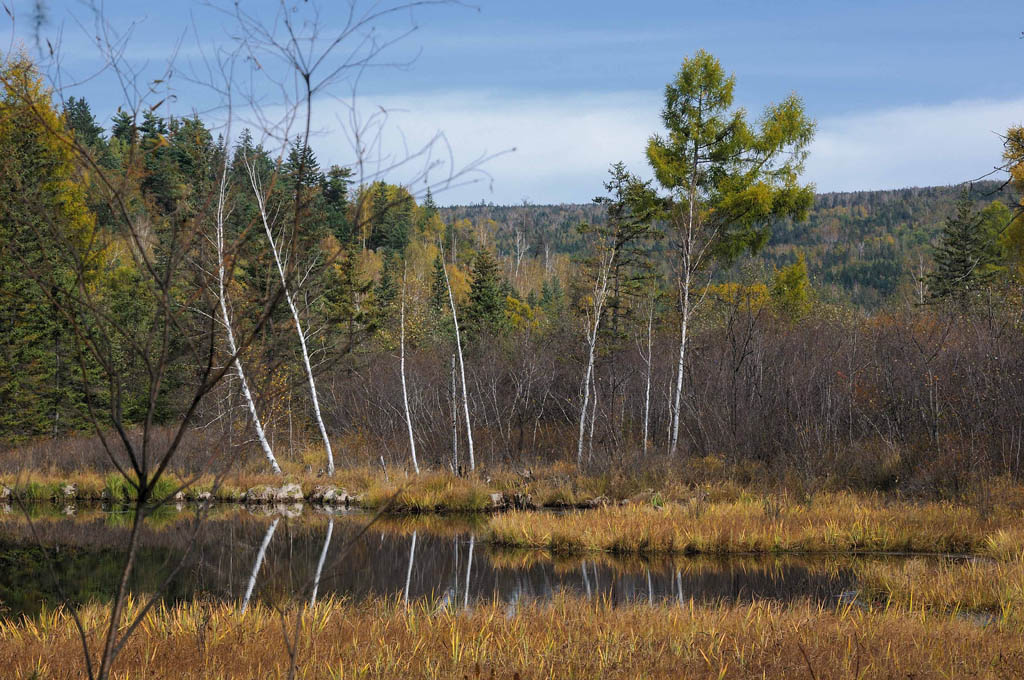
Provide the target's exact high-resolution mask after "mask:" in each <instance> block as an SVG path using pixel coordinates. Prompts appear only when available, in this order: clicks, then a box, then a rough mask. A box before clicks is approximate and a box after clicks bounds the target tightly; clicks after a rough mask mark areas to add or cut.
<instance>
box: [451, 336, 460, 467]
mask: <svg viewBox="0 0 1024 680" xmlns="http://www.w3.org/2000/svg"><path fill="white" fill-rule="evenodd" d="M455 361H456V360H455V352H452V362H451V363H452V370H451V387H450V396H451V416H452V472H454V473H455V474H458V473H459V394H458V389H459V388H458V384H459V380H458V377H457V375H458V374H457V372H456V369H455Z"/></svg>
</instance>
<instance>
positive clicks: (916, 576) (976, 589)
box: [854, 558, 1024, 625]
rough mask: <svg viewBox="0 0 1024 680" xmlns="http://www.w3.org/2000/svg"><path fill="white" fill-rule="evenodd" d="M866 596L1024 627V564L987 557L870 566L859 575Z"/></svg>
mask: <svg viewBox="0 0 1024 680" xmlns="http://www.w3.org/2000/svg"><path fill="white" fill-rule="evenodd" d="M854 571H855V573H856V575H857V581H858V582H859V583H860V584H861V586H862V587H863V588H864V592H863V593H862V595H863V597H866V598H870V599H872V600H874V601H877V602H886V603H897V604H900V605H903V606H906V607H915V608H921V607H926V608H932V609H939V610H945V611H957V610H966V611H985V612H989V613H991V614H993V615H994V616H996V617H998V618H999V619H1000V620H1002V621H1006V622H1014V623H1015V624H1016V625H1021V622H1024V562H1022V561H1021V560H1012V561H996V560H991V559H986V558H979V559H967V560H957V561H950V560H934V559H921V558H913V559H910V560H905V561H899V562H895V563H894V562H883V561H870V562H864V563H862V564H859V565H858V566H857V568H856V569H855V570H854Z"/></svg>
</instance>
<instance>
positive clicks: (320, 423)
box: [246, 163, 334, 477]
mask: <svg viewBox="0 0 1024 680" xmlns="http://www.w3.org/2000/svg"><path fill="white" fill-rule="evenodd" d="M246 170H247V171H248V173H249V181H250V183H251V184H252V189H253V193H254V194H255V195H256V204H257V206H258V207H259V211H260V218H261V219H262V221H263V230H264V231H265V232H266V234H267V241H268V242H269V243H270V251H271V253H273V255H274V264H275V265H276V266H277V273H278V276H279V277H280V279H281V288H282V290H283V291H284V299H285V301H286V302H287V303H288V309H289V310H291V313H292V320H293V321H294V322H295V333H296V334H297V335H298V336H299V345H300V347H301V348H302V365H303V368H305V370H306V380H307V381H308V383H309V396H310V400H311V402H312V405H313V417H314V419H315V420H316V425H317V428H319V430H320V437H321V438H322V439H323V442H324V450H325V451H326V453H327V476H329V477H333V476H334V452H333V451H332V450H331V440H330V438H329V437H328V436H327V428H326V427H325V426H324V419H323V417H322V416H321V414H320V399H319V398H318V396H317V391H316V381H315V380H314V379H313V367H312V365H311V364H310V362H309V349H308V348H307V347H306V333H305V331H303V330H302V320H301V319H300V318H299V310H298V308H297V307H296V306H295V299H294V298H293V297H292V294H291V291H290V290H289V289H288V277H287V276H286V275H285V272H284V265H282V264H281V254H280V252H279V251H278V248H277V244H276V243H275V242H274V233H273V230H272V229H271V228H270V221H269V219H268V217H267V209H266V204H265V203H264V200H263V191H262V189H261V188H260V183H259V180H258V178H257V177H256V169H255V168H254V167H253V166H252V165H249V164H248V163H247V164H246Z"/></svg>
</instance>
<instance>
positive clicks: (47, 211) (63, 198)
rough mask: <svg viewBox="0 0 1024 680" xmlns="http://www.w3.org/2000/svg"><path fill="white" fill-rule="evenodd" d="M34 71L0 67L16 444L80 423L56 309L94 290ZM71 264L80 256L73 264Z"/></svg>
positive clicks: (5, 394) (4, 310)
mask: <svg viewBox="0 0 1024 680" xmlns="http://www.w3.org/2000/svg"><path fill="white" fill-rule="evenodd" d="M53 130H57V131H61V132H64V130H65V128H64V122H63V121H61V120H60V118H59V117H58V115H57V113H56V111H54V110H53V107H52V105H51V103H50V100H49V93H48V92H47V91H46V90H45V89H44V88H43V86H42V84H41V80H40V78H39V75H38V73H37V72H36V69H35V67H34V66H33V65H32V64H31V62H29V61H28V60H27V59H26V58H18V57H16V56H15V57H12V58H11V59H10V60H9V61H6V62H0V149H2V150H3V153H2V154H0V376H3V379H2V380H0V404H3V405H4V407H3V409H2V411H0V431H3V432H4V433H5V435H6V436H7V437H8V438H11V439H18V438H23V437H30V436H36V435H41V434H50V435H58V434H62V433H65V432H68V431H73V430H74V429H77V428H80V427H82V426H83V425H85V423H86V422H87V421H86V414H85V398H86V395H85V393H84V385H83V381H82V376H81V374H80V364H79V362H78V361H77V352H76V351H75V342H76V338H75V336H74V335H73V333H71V331H70V328H69V326H70V324H68V323H67V319H66V318H64V315H63V313H62V312H63V310H66V309H68V308H70V307H71V306H72V305H73V302H72V301H73V300H74V298H75V295H76V289H77V288H78V287H79V286H85V285H90V286H95V285H96V279H95V276H96V275H97V273H98V270H99V267H100V264H101V262H100V253H99V251H98V250H95V249H94V248H93V245H92V239H93V235H94V224H95V219H94V217H93V215H92V214H91V213H90V212H89V210H88V208H87V206H86V199H85V191H84V189H83V187H82V186H81V185H80V184H78V183H77V182H76V181H75V174H74V167H73V162H72V157H71V154H70V152H69V151H68V149H67V148H66V146H64V145H62V144H60V143H59V142H58V141H57V140H56V139H55V138H54V135H53V134H52V131H53ZM76 258H80V259H77V260H76Z"/></svg>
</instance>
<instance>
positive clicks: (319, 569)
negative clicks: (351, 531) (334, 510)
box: [309, 517, 334, 607]
mask: <svg viewBox="0 0 1024 680" xmlns="http://www.w3.org/2000/svg"><path fill="white" fill-rule="evenodd" d="M333 533H334V517H331V518H330V519H329V520H327V535H326V536H324V547H323V550H321V551H320V559H319V560H318V561H317V563H316V574H314V575H313V593H312V594H311V595H310V596H309V606H310V607H312V606H313V605H315V604H316V593H317V591H318V590H320V575H321V574H323V571H324V562H326V561H327V550H328V548H330V547H331V535H332V534H333Z"/></svg>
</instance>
